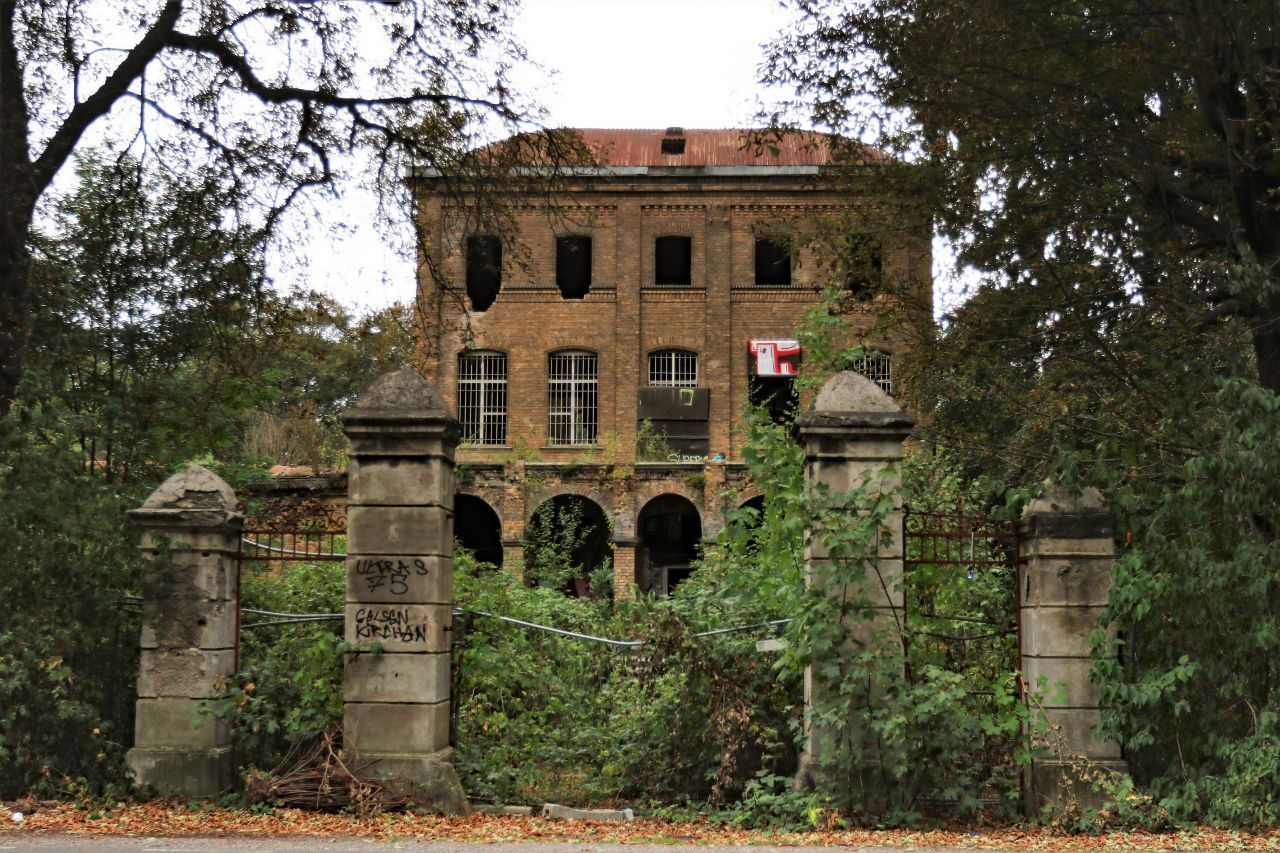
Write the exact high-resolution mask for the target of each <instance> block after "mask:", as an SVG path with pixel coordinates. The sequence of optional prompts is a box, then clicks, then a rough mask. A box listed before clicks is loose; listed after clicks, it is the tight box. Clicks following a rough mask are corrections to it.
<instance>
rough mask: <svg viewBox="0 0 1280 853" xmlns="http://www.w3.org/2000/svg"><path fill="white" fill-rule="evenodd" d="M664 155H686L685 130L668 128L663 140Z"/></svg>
mask: <svg viewBox="0 0 1280 853" xmlns="http://www.w3.org/2000/svg"><path fill="white" fill-rule="evenodd" d="M662 153H663V154H676V155H679V154H683V153H684V128H683V127H668V128H667V133H666V135H665V136H664V137H663V138H662Z"/></svg>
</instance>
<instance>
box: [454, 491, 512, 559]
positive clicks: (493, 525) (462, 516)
mask: <svg viewBox="0 0 1280 853" xmlns="http://www.w3.org/2000/svg"><path fill="white" fill-rule="evenodd" d="M453 538H454V539H455V540H456V541H457V543H458V544H459V545H461V546H462V547H463V548H466V549H467V550H468V551H470V552H472V553H473V554H474V555H475V558H476V562H479V563H486V564H488V565H490V566H501V565H502V522H501V520H499V518H498V514H497V513H496V512H494V511H493V507H491V506H489V505H488V504H487V503H485V502H484V500H482V499H481V498H477V497H475V496H473V495H455V496H454V498H453Z"/></svg>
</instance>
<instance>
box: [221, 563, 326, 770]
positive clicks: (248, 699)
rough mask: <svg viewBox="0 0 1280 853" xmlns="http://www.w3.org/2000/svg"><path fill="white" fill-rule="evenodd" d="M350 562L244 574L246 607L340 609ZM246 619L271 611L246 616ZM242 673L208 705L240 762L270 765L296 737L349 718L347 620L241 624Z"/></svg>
mask: <svg viewBox="0 0 1280 853" xmlns="http://www.w3.org/2000/svg"><path fill="white" fill-rule="evenodd" d="M345 603H346V564H345V563H343V562H319V563H305V562H303V563H285V564H283V568H280V569H279V570H278V572H277V571H269V570H266V569H262V570H260V571H259V572H258V573H257V574H255V575H251V576H248V577H246V578H244V580H243V586H242V589H241V606H242V607H245V608H253V609H256V610H268V611H272V612H275V613H340V612H342V610H343V609H344V605H345ZM241 621H242V625H250V624H252V623H253V622H269V621H272V620H271V617H264V616H252V615H250V614H245V615H244V616H243V617H242V620H241ZM240 637H241V645H240V671H239V672H238V673H237V674H236V677H235V678H234V679H232V680H231V681H230V682H228V683H227V684H225V685H223V688H222V690H221V692H220V693H219V695H218V696H217V697H215V698H214V699H213V700H211V701H210V702H209V703H208V709H207V710H208V713H210V714H212V715H214V716H217V717H219V718H220V719H222V720H224V721H225V722H226V723H227V724H228V727H229V728H230V729H231V733H232V738H233V740H234V743H235V745H236V748H237V750H238V756H239V761H240V762H241V764H242V765H244V766H245V767H246V768H248V767H257V768H259V769H263V770H270V769H271V768H274V767H275V766H276V765H278V764H279V763H280V761H281V759H283V758H284V756H285V754H286V753H287V752H288V750H289V748H290V747H291V746H292V745H294V744H296V743H307V742H310V741H312V740H316V739H318V738H319V737H320V736H321V735H322V734H324V733H325V732H330V731H333V730H335V729H336V728H337V727H338V726H339V725H340V724H341V722H342V704H343V702H342V665H343V653H344V652H345V650H346V644H345V643H344V642H343V639H342V622H341V620H338V621H334V622H321V623H304V624H299V625H267V626H264V627H260V628H250V629H248V630H245V629H244V628H243V627H242V629H241V634H240Z"/></svg>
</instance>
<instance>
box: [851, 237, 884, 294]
mask: <svg viewBox="0 0 1280 853" xmlns="http://www.w3.org/2000/svg"><path fill="white" fill-rule="evenodd" d="M845 246H846V248H845V253H844V282H845V287H846V288H847V289H848V291H849V292H850V293H852V294H854V295H866V294H870V293H872V292H873V291H875V290H876V289H878V288H879V286H880V275H881V271H882V258H881V254H882V253H881V250H880V240H879V238H877V237H870V236H864V235H853V236H851V237H850V238H849V239H848V241H847V242H846V244H845Z"/></svg>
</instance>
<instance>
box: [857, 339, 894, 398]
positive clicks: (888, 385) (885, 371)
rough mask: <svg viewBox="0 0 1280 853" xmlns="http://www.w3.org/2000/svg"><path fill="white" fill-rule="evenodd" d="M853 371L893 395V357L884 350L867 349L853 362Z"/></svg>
mask: <svg viewBox="0 0 1280 853" xmlns="http://www.w3.org/2000/svg"><path fill="white" fill-rule="evenodd" d="M853 369H854V370H856V371H858V372H859V373H861V374H862V375H863V376H865V377H867V378H868V379H870V380H871V381H872V382H874V383H876V384H877V385H879V386H880V387H881V388H882V389H884V393H886V394H888V395H890V396H892V395H893V356H891V355H889V353H887V352H885V351H884V350H878V349H869V350H867V351H866V352H865V353H863V354H862V355H860V356H858V357H857V358H855V359H854V360H853Z"/></svg>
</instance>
